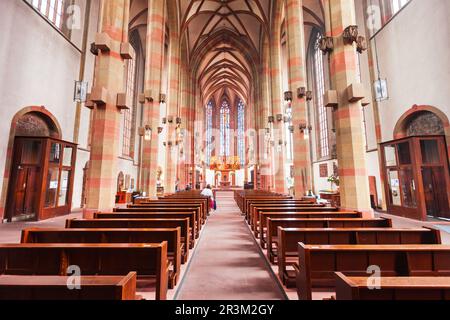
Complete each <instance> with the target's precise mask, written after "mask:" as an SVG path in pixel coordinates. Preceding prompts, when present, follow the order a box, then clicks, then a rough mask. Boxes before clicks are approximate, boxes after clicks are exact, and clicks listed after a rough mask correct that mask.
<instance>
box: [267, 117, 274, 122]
mask: <svg viewBox="0 0 450 320" xmlns="http://www.w3.org/2000/svg"><path fill="white" fill-rule="evenodd" d="M267 120H268V121H269V123H274V122H275V117H274V116H269V117H268V119H267Z"/></svg>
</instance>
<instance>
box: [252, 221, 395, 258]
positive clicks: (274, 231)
mask: <svg viewBox="0 0 450 320" xmlns="http://www.w3.org/2000/svg"><path fill="white" fill-rule="evenodd" d="M266 221H267V231H266V232H264V233H261V234H262V235H263V236H264V237H263V238H262V240H261V245H262V247H263V248H267V257H268V258H269V260H270V262H272V263H275V258H276V256H277V244H278V227H282V228H307V229H313V228H317V229H329V228H345V229H356V228H392V220H391V219H384V218H380V219H340V218H336V219H330V218H322V219H295V218H290V219H277V218H267V220H266Z"/></svg>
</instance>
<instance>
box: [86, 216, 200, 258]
mask: <svg viewBox="0 0 450 320" xmlns="http://www.w3.org/2000/svg"><path fill="white" fill-rule="evenodd" d="M94 219H102V220H104V219H108V220H109V219H133V220H136V219H139V220H142V219H167V220H170V219H189V229H190V233H191V234H190V238H191V240H192V241H191V244H190V249H193V248H194V245H195V239H197V238H198V237H199V232H198V229H197V223H196V220H195V212H176V213H171V212H165V213H157V212H128V213H127V212H120V213H112V212H96V213H95V214H94Z"/></svg>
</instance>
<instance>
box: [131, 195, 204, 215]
mask: <svg viewBox="0 0 450 320" xmlns="http://www.w3.org/2000/svg"><path fill="white" fill-rule="evenodd" d="M178 203H179V204H181V205H183V206H189V205H191V206H192V205H194V206H197V205H199V206H200V210H201V211H202V216H203V218H204V219H206V218H207V216H208V213H209V210H208V207H207V206H208V201H207V199H197V200H196V199H184V198H183V199H178V198H166V199H161V200H146V201H141V202H140V203H135V204H134V205H132V206H131V207H133V206H146V205H149V204H150V205H153V204H161V205H163V206H164V205H165V204H178Z"/></svg>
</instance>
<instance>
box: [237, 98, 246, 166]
mask: <svg viewBox="0 0 450 320" xmlns="http://www.w3.org/2000/svg"><path fill="white" fill-rule="evenodd" d="M238 156H239V159H240V161H241V166H244V165H245V105H244V102H242V100H239V103H238Z"/></svg>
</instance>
